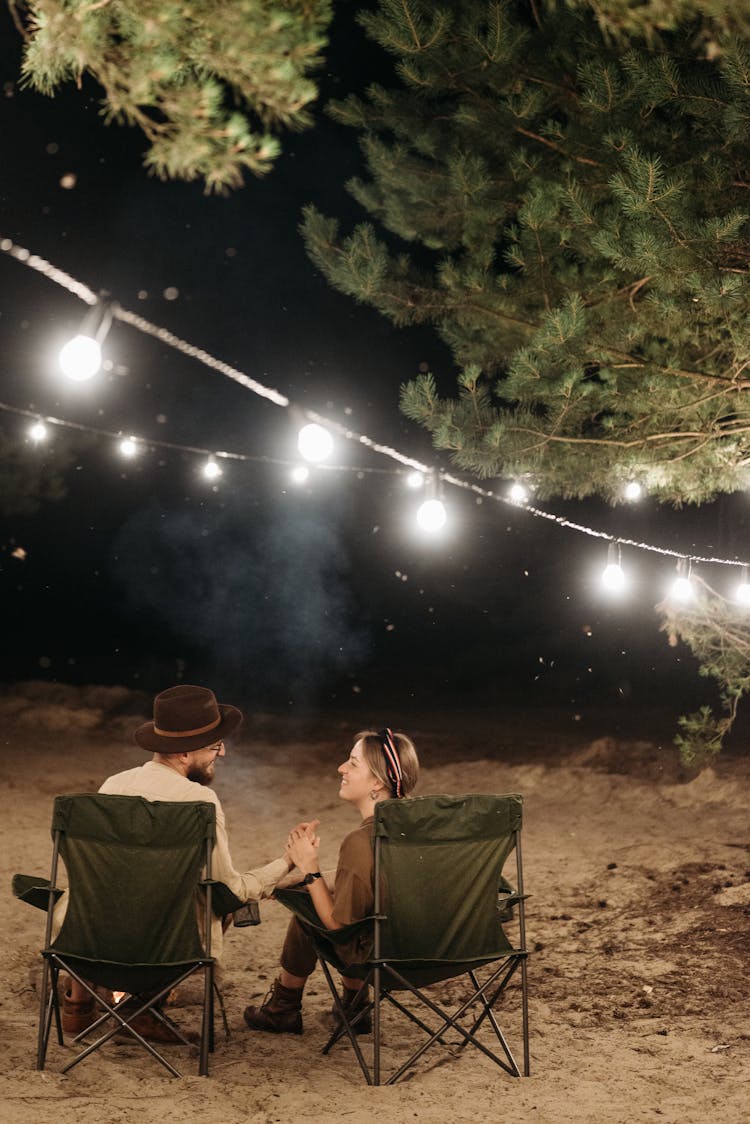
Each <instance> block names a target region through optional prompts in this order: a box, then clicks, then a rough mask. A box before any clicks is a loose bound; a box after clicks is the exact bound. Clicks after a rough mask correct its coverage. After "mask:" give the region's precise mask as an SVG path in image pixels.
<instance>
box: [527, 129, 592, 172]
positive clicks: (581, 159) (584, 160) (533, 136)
mask: <svg viewBox="0 0 750 1124" xmlns="http://www.w3.org/2000/svg"><path fill="white" fill-rule="evenodd" d="M513 131H514V132H516V133H520V134H521V136H522V137H528V138H529V140H533V141H538V143H539V144H543V145H545V146H546V147H547V148H551V149H552V151H553V152H559V153H560V155H561V156H565V157H566V158H567V159H568V160H575V162H576V163H577V164H588V165H590V166H591V167H592V168H603V167H604V164H601V163H600V162H599V161H598V160H590V159H589V158H588V156H576V155H575V154H574V153H572V152H566V151H565V149H564V148H562V147H561V146H560V145H559V144H555V142H554V141H551V140H549V139H548V138H547V137H540V136H539V134H538V133H532V132H530V131H529V130H528V129H522V128H521V126H520V125H514V126H513Z"/></svg>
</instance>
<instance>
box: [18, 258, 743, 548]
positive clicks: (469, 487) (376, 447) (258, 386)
mask: <svg viewBox="0 0 750 1124" xmlns="http://www.w3.org/2000/svg"><path fill="white" fill-rule="evenodd" d="M0 251H2V253H4V254H7V255H8V256H9V257H11V258H13V259H14V260H15V261H17V262H19V263H20V264H21V265H25V266H27V267H28V268H29V269H33V270H36V272H38V273H41V274H42V276H43V277H46V278H47V279H48V280H49V281H52V282H54V283H55V284H56V285H60V286H61V287H62V288H64V289H67V291H68V292H69V293H72V294H73V296H76V297H78V299H79V300H82V301H84V302H85V303H86V304H88V305H92V306H93V305H95V304H97V302H98V301H99V299H100V297H99V296H98V295H97V294H96V293H95V292H94V291H93V290H92V289H90V288H89V287H88V286H87V285H85V284H83V282H81V281H78V280H77V279H76V278H75V277H72V276H71V275H70V274H69V273H66V272H65V271H64V270H61V269H58V268H57V267H56V266H54V265H52V264H51V263H50V262H48V261H45V259H44V258H41V257H39V255H38V254H32V253H31V251H30V250H27V249H25V248H24V247H23V246H18V245H16V244H15V243H14V242H13V240H12V239H10V238H2V237H0ZM111 308H112V315H113V317H114V319H117V320H120V321H122V323H124V324H128V325H130V327H132V328H135V329H136V330H137V331H139V332H143V333H144V335H149V336H152V337H153V338H154V339H157V340H159V341H160V342H161V343H164V344H167V346H169V347H171V348H173V349H174V350H175V351H179V352H181V353H182V354H183V355H187V356H189V357H190V358H192V359H197V360H198V362H199V363H203V365H204V366H206V367H209V368H210V369H211V370H214V371H218V373H219V374H222V375H225V376H226V377H227V378H230V379H233V380H234V381H235V382H237V383H239V384H240V386H244V387H245V389H246V390H250V391H252V393H253V394H256V395H258V396H259V397H261V398H265V399H266V400H267V401H269V402H272V403H273V404H274V405H276V406H282V407H284V408H285V409H289V408H291V407H292V406H293V403H292V402H291V400H290V399H289V398H287V397H286V395H284V394H281V393H280V392H279V391H278V390H274V389H273V388H272V387H268V386H265V385H264V384H263V383H260V382H258V381H257V380H256V379H253V378H250V376H249V375H246V374H245V373H244V371H240V370H238V369H237V368H236V367H232V366H230V364H228V363H225V362H224V361H223V360H221V359H216V358H215V357H214V356H213V355H211V354H210V353H209V352H207V351H205V350H204V349H203V348H200V347H196V346H195V345H194V344H191V343H188V342H187V341H186V340H183V339H181V338H180V337H179V336H176V335H175V334H174V333H173V332H170V331H169V330H168V329H166V328H162V327H160V326H159V325H157V324H152V323H151V322H150V321H149V320H146V319H145V318H144V317H142V316H139V315H138V314H137V313H135V312H130V311H128V310H127V309H125V308H123V307H122V306H121V305H120V304H118V303H116V302H112V306H111ZM294 408H295V409H296V410H297V411H298V412H299V413H300V414H301V415H302V416H303V417H305V418H307V419H308V420H309V421H311V422H315V423H317V424H318V425H322V426H325V428H326V429H329V430H332V431H333V432H334V433H337V434H338V435H339V436H340V437H344V438H345V439H346V440H347V441H356V442H357V443H358V444H360V445H363V446H364V447H365V448H367V449H369V450H370V451H371V452H373V453H378V454H379V455H381V456H384V457H389V458H390V459H391V460H395V461H397V462H398V463H399V464H402V465H404V466H405V467H407V468H411V469H414V470H415V471H417V472H421V473H424V475H425V476H427V477H430V478H432V479H439V480H441V481H444V482H445V483H446V484H450V485H452V486H453V487H454V488H461V489H463V490H464V491H469V492H472V493H473V494H474V495H476V496H481V497H482V498H483V499H490V500H494V501H495V502H497V503H502V504H505V505H506V506H507V507H512V508H515V509H517V510H523V511H526V512H528V513H529V515H533V516H535V517H536V518H538V519H546V520H548V521H549V522H551V523H555V524H556V525H557V526H558V527H563V528H565V529H566V530H570V531H576V532H577V533H578V534H582V535H588V536H589V537H591V538H596V539H601V540H602V541H604V542H615V543H619V544H620V545H622V546H629V547H632V548H633V549H635V550H644V551H650V552H651V553H653V554H660V555H662V556H664V557H668V558H676V559H678V561H679V560H683V561H687V562H703V563H707V564H710V565H718V566H740V567H741V566H746V565H748V563H747V562H744V561H742V560H740V559H736V558H717V557H713V556H703V555H696V554H688V553H685V552H683V551H679V550H671V549H670V548H669V547H663V546H655V545H654V544H653V543H647V542H638V541H637V540H636V539H627V538H622V537H621V536H619V535H613V534H611V533H610V532H608V531H600V530H597V529H595V528H594V527H589V526H587V525H586V524H583V523H577V522H575V521H573V520H571V519H567V518H566V517H565V516H563V515H555V514H554V513H553V512H550V511H544V510H543V509H542V508H538V507H534V506H532V505H531V504H528V503H522V502H519V501H516V500H512V499H509V498H508V497H507V496H502V495H498V493H497V492H493V491H492V490H491V489H489V488H483V487H482V486H481V485H479V484H476V483H474V482H473V481H471V480H464V479H463V478H462V477H460V476H455V475H454V474H453V473H451V472H446V471H444V470H443V469H439V468H435V467H434V466H431V465H428V464H425V463H423V462H422V461H418V460H416V459H415V458H414V457H410V456H407V455H406V454H405V453H402V452H400V451H399V450H398V449H394V448H392V447H391V446H390V445H383V444H381V443H380V442H378V441H374V440H373V439H372V438H371V437H368V436H367V435H366V434H363V433H356V432H355V431H354V430H352V429H349V428H347V426H345V425H343V424H342V423H341V422H338V421H336V420H335V419H332V418H327V417H324V416H323V415H321V414H318V413H316V412H315V411H314V410H308V409H306V408H304V407H299V406H295V407H294ZM0 409H5V410H12V411H13V412H15V413H19V414H25V415H26V416H28V417H31V418H35V419H39V418H40V417H41V415H40V414H39V413H38V412H33V411H30V410H22V409H20V408H19V407H12V406H6V405H3V404H0ZM43 420H46V421H49V422H50V424H54V425H61V426H66V427H68V428H71V429H77V430H81V431H87V432H91V433H98V434H102V435H105V436H108V437H115V438H117V437H122V436H123V434H122V433H111V432H108V431H106V430H99V429H95V428H94V427H92V426H86V425H82V424H80V423H76V422H68V421H65V420H63V419H60V418H51V417H49V418H46V419H43ZM137 440H140V441H141V443H142V444H144V445H154V446H158V447H161V448H168V449H179V450H183V451H185V452H194V453H199V454H207V455H211V450H208V449H198V448H195V447H192V446H189V445H177V444H173V443H169V442H166V441H155V440H154V441H152V440H145V439H137ZM212 455H214V456H217V457H222V458H226V459H231V460H244V461H253V460H254V461H265V462H267V463H269V464H293V463H298V462H292V461H281V460H274V459H273V458H271V457H260V456H251V455H250V454H245V453H229V452H215V451H214V452H213V453H212ZM321 467H323V465H321V464H317V465H316V468H321ZM326 467H328V468H329V469H334V470H339V471H347V470H350V471H355V472H366V471H368V470H367V469H362V468H350V466H345V465H338V466H333V465H329V466H326ZM369 471H373V470H372V469H371V470H369ZM380 471H381V472H387V471H389V470H383V469H381V470H380ZM390 471H392V472H393V471H397V470H390Z"/></svg>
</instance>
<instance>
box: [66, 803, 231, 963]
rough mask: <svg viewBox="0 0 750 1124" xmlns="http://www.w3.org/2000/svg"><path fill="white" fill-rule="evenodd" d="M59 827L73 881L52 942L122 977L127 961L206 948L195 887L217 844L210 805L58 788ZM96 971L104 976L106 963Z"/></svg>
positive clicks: (176, 958) (188, 957) (170, 959)
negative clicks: (73, 792) (74, 792)
mask: <svg viewBox="0 0 750 1124" xmlns="http://www.w3.org/2000/svg"><path fill="white" fill-rule="evenodd" d="M52 833H53V838H56V839H57V841H58V846H59V853H60V856H61V857H62V859H63V861H64V863H65V867H66V869H67V873H68V883H69V899H68V906H67V912H66V914H65V918H64V921H63V923H62V926H61V929H60V932H59V933H58V935H57V937H56V938H55V939H54V940H53V941H52V942H51V946H50V947H51V948H52V949H54V950H55V951H56V952H58V953H60V954H62V955H65V956H67V957H69V958H71V957H74V958H76V959H78V960H81V961H85V962H86V961H90V962H92V963H98V964H99V965H100V966H102V965H113V966H116V967H115V968H113V971H112V973H111V974H112V975H113V978H115V979H116V980H118V981H122V980H123V972H122V967H123V966H131V967H133V968H135V969H137V970H140V969H144V968H146V967H147V966H156V965H158V966H161V967H163V966H176V965H180V964H185V963H190V962H192V961H194V960H196V959H198V960H199V959H201V957H203V956H204V951H203V946H202V942H201V936H200V932H199V927H198V918H197V913H196V901H195V889H196V886H197V884H198V882H199V880H200V877H201V870H202V867H203V866H204V864H205V863H206V860H207V857H208V856H209V855H210V850H211V848H212V846H213V840H214V836H215V810H214V806H213V804H210V803H208V802H204V801H198V802H195V803H167V802H164V801H149V800H145V799H143V798H142V797H140V796H103V795H99V794H96V795H93V794H90V793H86V794H80V795H68V796H59V797H57V799H56V800H55V806H54V813H53V818H52ZM104 974H105V975H106V974H109V973H104ZM136 974H138V972H137V971H136ZM96 975H97V976H98V977H99V978H100V979H102V971H101V970H100V971H98V972H97V973H96ZM92 978H93V977H92ZM102 982H103V980H102Z"/></svg>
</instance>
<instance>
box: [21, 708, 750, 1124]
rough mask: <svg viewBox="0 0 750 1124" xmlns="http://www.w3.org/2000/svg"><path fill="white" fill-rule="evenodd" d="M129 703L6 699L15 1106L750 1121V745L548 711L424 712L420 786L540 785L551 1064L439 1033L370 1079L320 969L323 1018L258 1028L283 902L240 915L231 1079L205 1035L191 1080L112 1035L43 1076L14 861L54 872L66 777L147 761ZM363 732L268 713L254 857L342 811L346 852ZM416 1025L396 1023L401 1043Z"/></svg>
mask: <svg viewBox="0 0 750 1124" xmlns="http://www.w3.org/2000/svg"><path fill="white" fill-rule="evenodd" d="M136 709H137V707H136ZM128 710H131V711H132V710H133V705H132V699H131V700H128V698H127V697H126V693H125V692H119V693H118V689H108V690H104V689H88V690H87V689H83V690H79V691H72V690H67V691H58V692H57V693H55V694H53V695H51V694H50V692H49V691H48V690H45V689H43V688H41V687H36V688H35V687H33V686H30V687H25V688H19V689H14V690H13V691H8V690H6V692H5V697H4V699H3V700H1V701H0V716H1V717H2V719H3V729H4V742H5V747H4V748H5V770H4V772H5V780H4V789H5V793H4V796H5V799H4V801H3V825H4V831H3V839H4V847H3V851H2V865H3V879H4V884H5V886H6V894H5V895H4V896H3V898H2V902H1V904H0V909H1V910H2V931H3V934H4V940H3V944H4V950H5V955H4V957H3V963H2V969H1V970H2V975H3V986H2V1000H1V1001H0V1028H1V1029H2V1035H1V1038H0V1051H1V1053H2V1077H1V1078H0V1121H2V1122H3V1124H4V1122H5V1121H8V1122H13V1124H32V1122H34V1124H36V1122H42V1121H45V1122H46V1121H55V1122H58V1124H67V1122H73V1121H75V1122H76V1124H102V1122H105V1124H109V1122H113V1124H115V1122H116V1124H151V1122H156V1121H159V1122H160V1124H186V1122H188V1121H193V1120H196V1121H197V1120H207V1121H222V1122H225V1124H234V1122H238V1124H239V1122H240V1121H243V1122H248V1121H288V1120H299V1119H302V1120H308V1119H309V1120H316V1121H320V1122H326V1121H334V1120H340V1119H345V1120H347V1121H352V1122H354V1124H357V1122H364V1121H370V1120H373V1121H379V1120H382V1121H386V1120H387V1121H389V1122H391V1124H393V1122H396V1124H401V1122H403V1124H405V1122H406V1121H413V1120H415V1119H416V1120H420V1121H435V1122H438V1121H440V1122H442V1121H445V1120H460V1121H469V1120H471V1121H476V1122H479V1121H490V1120H492V1121H495V1120H497V1119H499V1118H513V1119H515V1120H518V1121H535V1122H540V1124H567V1122H570V1124H585V1122H591V1124H605V1122H610V1121H611V1122H615V1121H616V1122H622V1124H630V1122H635V1121H641V1120H648V1121H651V1120H654V1121H656V1120H659V1121H664V1122H674V1124H678V1122H679V1124H698V1122H704V1121H705V1122H708V1121H714V1120H716V1119H717V1118H718V1119H720V1120H721V1121H722V1124H739V1122H740V1121H743V1122H744V1121H746V1120H747V1119H748V1115H749V1114H750V1108H749V1107H748V1106H749V1105H750V1065H748V1060H749V1055H750V1049H749V1047H750V1013H749V1012H748V997H749V996H750V959H749V958H748V951H749V949H750V823H749V822H748V779H750V761H749V760H748V759H747V758H743V757H742V756H741V755H739V754H736V753H735V754H730V755H727V756H726V757H725V758H723V759H720V760H719V761H718V762H717V764H716V766H715V767H714V768H713V769H711V770H707V771H705V772H703V773H701V774H699V775H697V776H689V775H685V774H684V773H683V772H682V771H681V770H680V768H679V766H678V765H677V763H676V760H675V756H674V752H673V751H672V750H670V749H668V748H664V749H659V748H657V745H656V744H655V743H652V742H649V741H648V740H641V741H633V740H632V739H631V740H623V739H616V738H598V739H596V740H593V741H592V740H587V738H586V736H585V731H584V730H581V731H580V733H579V735H578V736H576V735H571V734H570V732H568V733H567V734H566V736H565V737H564V738H563V737H560V736H557V735H556V734H555V732H554V730H550V728H549V727H550V723H549V719H546V720H545V721H543V720H542V719H540V718H535V717H534V716H533V715H529V716H527V717H526V718H525V720H524V722H523V724H520V725H519V724H516V726H515V727H513V729H512V730H511V727H510V724H509V723H506V722H504V721H495V722H493V723H492V725H491V726H489V725H488V727H487V728H486V729H484V730H483V731H479V732H478V731H477V729H476V723H475V724H474V727H473V728H472V730H471V733H467V734H466V735H465V736H463V737H457V736H455V735H448V734H441V733H439V732H435V731H436V730H437V729H438V726H437V725H436V724H435V725H434V726H432V727H430V726H429V725H428V724H427V723H425V728H424V729H420V728H419V726H418V725H417V728H414V725H413V724H412V727H411V729H410V732H413V734H414V736H415V740H416V741H417V744H418V748H419V749H420V752H421V756H422V760H423V765H424V767H423V775H422V780H421V783H420V788H419V791H420V792H421V793H429V792H453V793H457V792H520V793H522V794H523V796H524V799H525V824H524V859H525V872H526V880H527V890H528V892H529V893H530V895H531V897H530V899H529V902H528V932H529V948H530V950H531V956H530V961H529V975H530V990H531V1054H532V1076H531V1077H530V1078H527V1079H513V1078H510V1077H508V1076H507V1075H506V1074H504V1073H502V1072H501V1071H500V1070H498V1069H496V1067H494V1066H493V1065H491V1063H489V1062H488V1061H487V1060H486V1059H485V1058H483V1057H482V1056H481V1055H480V1054H479V1053H477V1052H476V1051H468V1052H464V1053H462V1054H461V1056H459V1057H452V1056H450V1055H449V1054H446V1052H445V1051H443V1052H441V1053H435V1052H434V1051H433V1052H432V1053H433V1056H432V1060H431V1061H428V1060H427V1059H425V1060H424V1061H423V1062H422V1063H420V1064H419V1065H418V1066H417V1068H416V1069H415V1070H414V1072H413V1073H412V1074H411V1075H410V1076H409V1079H408V1080H406V1081H404V1082H402V1083H401V1084H399V1085H398V1086H395V1087H391V1088H379V1089H375V1088H367V1087H366V1086H365V1085H364V1083H363V1081H362V1079H361V1076H360V1073H359V1070H358V1068H357V1066H356V1063H355V1060H354V1057H353V1054H352V1052H351V1049H350V1047H349V1046H348V1045H344V1044H342V1045H340V1046H338V1047H337V1048H336V1049H335V1050H334V1052H333V1053H332V1054H331V1055H329V1056H328V1057H321V1054H320V1049H321V1047H322V1045H323V1042H324V1041H325V1036H326V1031H327V1025H328V1024H327V1011H328V1009H329V1007H330V999H328V998H327V996H326V993H325V990H324V987H325V985H324V981H323V978H322V975H321V974H320V973H319V972H317V973H316V974H315V976H313V978H312V980H311V982H310V985H309V987H308V992H307V994H306V1001H305V1009H304V1017H305V1033H304V1034H303V1035H302V1036H301V1037H295V1036H283V1037H272V1036H265V1035H259V1034H251V1033H250V1032H249V1031H247V1030H246V1029H245V1027H244V1024H243V1021H242V1010H243V1007H244V1006H245V1004H246V1003H247V1002H248V1001H252V1000H257V999H259V998H260V997H262V996H263V995H264V993H265V992H266V990H267V988H268V986H269V984H270V981H271V980H272V979H273V977H274V974H275V969H276V964H277V956H278V951H279V948H280V944H281V940H282V936H283V932H284V928H285V924H286V920H287V915H286V912H285V910H284V909H283V907H281V906H280V905H279V904H278V903H275V902H267V903H264V904H263V906H262V923H261V925H260V926H258V927H255V928H246V929H232V930H230V931H229V933H228V937H227V941H226V947H225V955H224V973H223V974H224V992H225V997H226V1003H227V1009H228V1015H229V1022H230V1026H231V1037H230V1038H229V1040H228V1041H227V1040H225V1039H224V1036H223V1033H222V1032H221V1031H219V1034H218V1039H217V1043H218V1045H217V1050H216V1053H215V1054H214V1056H213V1059H212V1069H211V1077H210V1078H208V1079H206V1078H199V1077H197V1076H195V1075H194V1074H195V1073H196V1072H197V1060H196V1059H195V1058H193V1057H191V1056H190V1055H189V1054H188V1053H187V1052H186V1051H185V1050H179V1049H171V1053H170V1056H172V1057H173V1058H174V1060H175V1061H176V1064H177V1066H178V1068H181V1069H183V1071H184V1072H185V1073H186V1074H187V1076H184V1077H183V1078H182V1079H179V1080H177V1079H174V1078H171V1077H169V1076H168V1075H167V1073H166V1072H165V1071H164V1070H162V1069H161V1067H159V1066H158V1065H157V1063H156V1062H154V1061H152V1060H151V1059H150V1058H148V1057H147V1055H146V1054H144V1053H142V1052H139V1051H137V1050H135V1049H134V1048H133V1047H130V1046H127V1045H114V1044H110V1045H109V1046H108V1047H107V1048H106V1051H104V1052H101V1053H99V1054H98V1055H94V1056H93V1057H92V1058H90V1059H88V1060H87V1061H86V1062H84V1063H83V1064H82V1065H81V1066H80V1067H79V1068H78V1069H77V1070H76V1071H74V1072H73V1073H71V1074H70V1075H68V1076H61V1075H60V1073H59V1068H60V1065H61V1063H62V1062H63V1059H65V1058H67V1057H68V1056H69V1047H65V1048H64V1049H61V1048H60V1047H59V1046H58V1045H57V1044H56V1043H54V1042H53V1043H52V1044H51V1046H50V1053H49V1058H48V1066H47V1068H46V1069H45V1070H44V1071H43V1072H41V1073H39V1072H36V1070H35V1069H34V1057H35V1036H36V1024H37V986H38V979H39V956H38V949H39V947H40V944H41V941H42V935H43V923H44V918H43V915H42V914H41V913H40V912H39V911H37V910H34V909H30V908H29V907H28V906H24V905H22V904H21V903H19V902H18V901H16V900H15V899H13V898H12V897H11V895H10V877H11V875H12V874H13V872H14V871H24V872H28V873H42V874H47V873H48V868H49V859H50V842H49V822H50V815H51V806H52V799H53V797H54V796H55V795H56V794H58V793H61V792H66V791H68V792H73V791H87V790H89V791H90V790H93V789H95V788H96V787H98V785H99V783H100V782H101V780H102V779H103V778H104V777H105V776H106V775H108V774H110V773H113V772H117V771H119V770H120V769H123V768H127V767H130V766H131V765H133V764H138V763H140V762H141V761H142V760H143V757H142V755H141V752H140V751H139V750H138V749H137V748H135V747H133V746H132V745H130V744H129V743H128V732H129V730H130V729H132V728H133V726H134V725H135V724H136V721H137V719H136V718H135V717H134V716H133V714H132V713H131V714H128V713H127V711H128ZM118 712H119V714H118ZM123 712H125V713H123ZM433 717H434V716H433ZM496 717H499V716H496ZM455 718H456V716H455V715H454V716H453V718H452V721H451V728H452V729H454V730H455V729H457V728H460V723H459V722H457V721H455ZM545 727H546V729H545ZM356 728H357V726H356V724H355V725H351V724H347V723H345V722H342V721H338V722H336V723H335V724H334V725H333V726H331V727H329V728H328V729H327V730H326V729H323V728H314V727H312V726H307V727H306V728H304V729H302V728H298V729H295V728H293V727H292V726H291V725H289V724H287V725H285V726H283V727H280V726H279V725H278V723H273V722H271V721H266V722H264V721H262V720H256V721H255V722H254V723H250V724H249V727H248V729H247V731H246V734H245V736H244V739H243V741H241V742H240V744H239V745H237V746H235V747H234V748H231V749H230V753H229V756H228V758H227V760H226V761H225V762H223V763H222V767H221V770H220V773H219V775H218V777H217V781H216V788H217V791H218V792H219V795H220V796H221V798H222V802H223V804H224V807H225V810H226V813H227V818H228V822H229V827H230V839H231V842H232V851H233V855H234V859H235V863H236V865H237V866H239V867H250V866H252V865H255V864H257V863H259V862H262V861H266V860H269V859H271V858H273V857H275V856H277V855H278V854H279V853H280V851H281V844H282V839H283V837H284V835H285V833H286V830H287V828H288V827H289V826H290V825H291V824H292V823H294V822H296V821H298V820H299V819H301V818H303V817H309V816H312V815H317V816H319V818H320V819H321V821H322V827H321V832H322V835H323V858H324V861H325V862H326V863H330V864H331V865H333V864H334V863H335V858H336V852H337V845H338V841H339V840H340V838H341V837H342V835H343V834H344V833H345V832H346V831H347V830H349V829H350V828H351V827H353V826H354V825H355V823H356V814H354V813H353V811H352V809H351V808H349V807H347V806H346V805H344V804H342V803H340V802H339V801H338V799H337V795H336V794H337V783H336V779H335V765H336V764H337V763H338V761H339V760H340V759H341V757H342V754H345V753H346V751H347V750H348V745H349V742H348V739H349V738H350V736H351V734H352V733H354V732H355V730H356ZM498 731H501V732H498ZM647 736H648V732H647V731H645V737H646V738H647ZM478 746H481V749H478V748H477V747H478ZM192 998H193V997H191V995H190V993H189V991H186V992H185V993H184V994H183V995H182V996H178V1001H177V1004H176V1006H175V1011H174V1015H175V1018H176V1019H177V1020H178V1021H179V1022H181V1024H182V1025H184V1026H185V1027H188V1026H190V1025H191V1024H193V1023H194V1022H195V1018H196V1013H197V1008H196V1007H195V1006H194V1004H193V1003H192V1002H191V999H192ZM516 1000H517V994H514V993H511V994H510V995H509V996H508V997H507V999H506V1000H505V1002H504V1004H503V1008H502V1022H503V1025H504V1027H505V1029H506V1030H507V1033H508V1037H509V1040H510V1045H511V1047H512V1048H514V1049H516V1048H517V1050H518V1055H519V1056H520V1038H519V1024H518V1018H517V1015H516ZM399 1033H400V1032H397V1031H396V1030H395V1029H389V1027H388V1026H386V1031H385V1039H386V1043H387V1045H388V1046H389V1047H390V1046H392V1045H394V1044H396V1043H397V1041H398V1037H399ZM366 1041H367V1039H363V1042H366ZM428 1056H429V1055H428Z"/></svg>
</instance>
